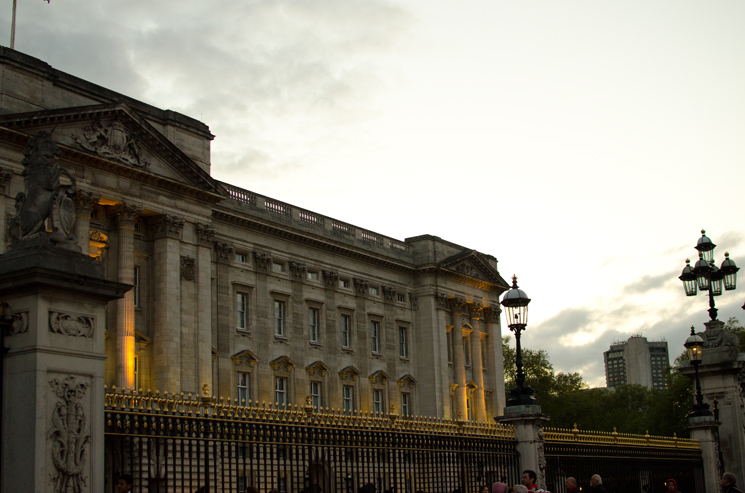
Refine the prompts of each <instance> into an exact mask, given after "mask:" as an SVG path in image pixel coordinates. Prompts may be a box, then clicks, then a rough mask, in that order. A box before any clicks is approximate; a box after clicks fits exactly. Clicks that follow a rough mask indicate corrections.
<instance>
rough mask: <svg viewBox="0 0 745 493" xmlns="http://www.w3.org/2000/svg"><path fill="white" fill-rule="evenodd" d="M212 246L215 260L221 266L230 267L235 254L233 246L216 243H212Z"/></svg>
mask: <svg viewBox="0 0 745 493" xmlns="http://www.w3.org/2000/svg"><path fill="white" fill-rule="evenodd" d="M214 246H215V257H216V260H217V261H218V262H219V263H221V264H228V265H232V264H233V254H234V252H235V248H234V247H233V244H232V243H224V242H220V241H216V242H214Z"/></svg>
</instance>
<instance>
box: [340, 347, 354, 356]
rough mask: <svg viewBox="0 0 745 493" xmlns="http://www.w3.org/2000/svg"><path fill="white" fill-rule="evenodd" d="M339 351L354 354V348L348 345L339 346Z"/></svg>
mask: <svg viewBox="0 0 745 493" xmlns="http://www.w3.org/2000/svg"><path fill="white" fill-rule="evenodd" d="M341 352H342V353H347V354H354V349H352V348H348V347H343V348H341Z"/></svg>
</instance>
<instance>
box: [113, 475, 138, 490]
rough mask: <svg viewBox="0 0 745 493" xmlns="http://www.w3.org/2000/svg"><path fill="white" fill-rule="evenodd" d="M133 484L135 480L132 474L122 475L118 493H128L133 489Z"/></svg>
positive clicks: (118, 482) (117, 484)
mask: <svg viewBox="0 0 745 493" xmlns="http://www.w3.org/2000/svg"><path fill="white" fill-rule="evenodd" d="M132 483H134V480H133V479H132V475H131V474H122V475H121V476H119V480H118V481H117V482H116V493H127V492H128V491H130V490H131V489H132Z"/></svg>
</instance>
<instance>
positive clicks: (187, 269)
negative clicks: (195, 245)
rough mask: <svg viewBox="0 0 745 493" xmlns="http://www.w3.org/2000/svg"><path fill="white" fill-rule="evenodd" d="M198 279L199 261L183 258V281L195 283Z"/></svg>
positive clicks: (187, 257)
mask: <svg viewBox="0 0 745 493" xmlns="http://www.w3.org/2000/svg"><path fill="white" fill-rule="evenodd" d="M196 277H197V260H196V259H194V258H191V257H189V256H188V255H186V256H183V255H182V256H181V279H183V280H185V281H193V280H194V279H195V278H196Z"/></svg>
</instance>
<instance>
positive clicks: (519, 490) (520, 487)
mask: <svg viewBox="0 0 745 493" xmlns="http://www.w3.org/2000/svg"><path fill="white" fill-rule="evenodd" d="M512 493H528V487H527V486H525V485H524V484H516V485H515V486H513V487H512Z"/></svg>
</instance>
